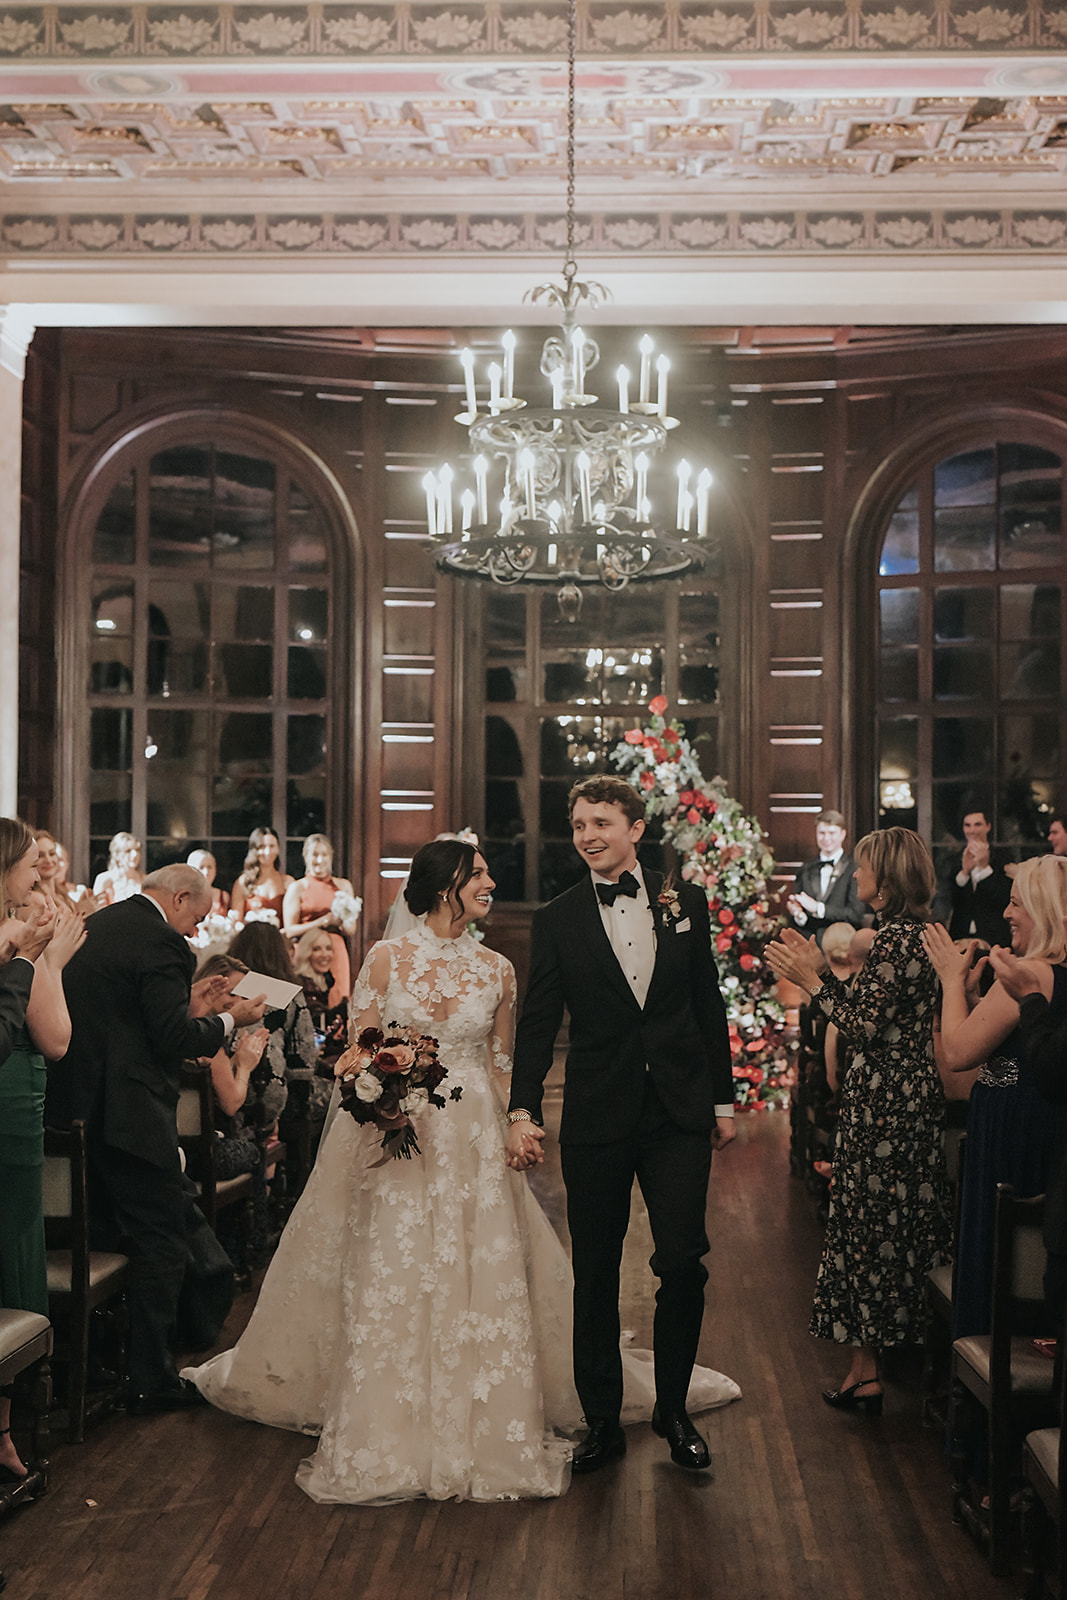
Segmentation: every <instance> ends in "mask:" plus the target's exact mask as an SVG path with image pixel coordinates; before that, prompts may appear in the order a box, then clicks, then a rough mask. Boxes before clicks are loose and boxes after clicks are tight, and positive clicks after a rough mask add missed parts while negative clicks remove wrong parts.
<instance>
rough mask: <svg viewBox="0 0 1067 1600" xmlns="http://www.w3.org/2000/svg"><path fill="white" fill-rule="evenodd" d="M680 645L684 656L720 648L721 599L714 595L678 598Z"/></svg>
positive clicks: (689, 595)
mask: <svg viewBox="0 0 1067 1600" xmlns="http://www.w3.org/2000/svg"><path fill="white" fill-rule="evenodd" d="M678 644H679V647H680V648H681V650H682V653H683V655H684V654H685V653H686V652H687V651H688V650H692V649H696V650H698V651H701V652H706V651H709V650H717V649H718V647H719V597H718V595H717V594H713V593H702V594H680V595H679V596H678Z"/></svg>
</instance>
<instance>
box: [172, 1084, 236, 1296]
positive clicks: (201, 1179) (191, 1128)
mask: <svg viewBox="0 0 1067 1600" xmlns="http://www.w3.org/2000/svg"><path fill="white" fill-rule="evenodd" d="M182 1077H183V1082H182V1087H181V1091H180V1094H179V1097H178V1142H179V1144H180V1145H181V1146H182V1148H183V1150H185V1152H186V1155H187V1157H188V1156H190V1155H194V1153H195V1155H194V1170H195V1172H196V1177H195V1178H194V1179H192V1181H193V1182H195V1184H196V1188H197V1204H198V1205H199V1207H200V1209H201V1211H202V1212H203V1213H204V1216H205V1218H206V1220H207V1222H208V1223H209V1224H210V1226H211V1227H212V1228H217V1226H218V1219H219V1213H220V1212H221V1211H225V1210H226V1209H228V1208H229V1207H231V1206H238V1207H240V1210H239V1211H238V1213H237V1221H238V1227H239V1233H240V1239H241V1254H242V1260H241V1270H242V1273H243V1274H244V1275H246V1276H247V1273H248V1240H249V1234H250V1231H251V1215H252V1174H251V1173H250V1172H241V1173H239V1174H238V1175H237V1177H235V1178H222V1179H220V1178H219V1177H218V1175H217V1164H216V1156H217V1145H218V1139H217V1136H216V1133H215V1093H214V1090H213V1089H212V1087H211V1073H210V1070H209V1069H208V1068H207V1067H200V1066H194V1065H193V1064H192V1063H187V1064H186V1066H185V1068H184V1070H183V1074H182Z"/></svg>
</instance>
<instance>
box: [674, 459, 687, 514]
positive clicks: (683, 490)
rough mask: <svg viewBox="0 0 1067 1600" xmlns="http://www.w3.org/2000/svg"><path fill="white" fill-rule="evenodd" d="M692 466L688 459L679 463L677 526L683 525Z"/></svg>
mask: <svg viewBox="0 0 1067 1600" xmlns="http://www.w3.org/2000/svg"><path fill="white" fill-rule="evenodd" d="M690 471H691V468H690V466H689V463H688V461H679V463H678V514H677V516H676V517H675V519H674V523H675V527H677V528H680V527H681V526H682V513H683V511H684V509H685V501H686V496H687V495H688V493H689V474H690Z"/></svg>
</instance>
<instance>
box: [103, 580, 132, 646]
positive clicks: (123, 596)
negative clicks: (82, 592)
mask: <svg viewBox="0 0 1067 1600" xmlns="http://www.w3.org/2000/svg"><path fill="white" fill-rule="evenodd" d="M133 607H134V594H133V582H132V580H131V581H130V582H128V583H127V582H124V581H123V580H122V579H118V580H116V579H114V578H98V579H97V581H96V582H95V583H94V584H93V633H94V634H102V635H105V636H106V637H108V638H115V637H119V638H129V637H130V635H131V634H132V633H133Z"/></svg>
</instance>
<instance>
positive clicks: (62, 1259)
mask: <svg viewBox="0 0 1067 1600" xmlns="http://www.w3.org/2000/svg"><path fill="white" fill-rule="evenodd" d="M128 1264H129V1263H128V1260H127V1257H126V1256H122V1255H119V1254H118V1253H117V1252H115V1251H111V1250H94V1251H93V1252H92V1254H91V1255H90V1257H89V1287H90V1288H91V1289H96V1288H98V1287H99V1285H100V1284H102V1283H106V1282H107V1281H108V1279H109V1278H113V1277H115V1276H116V1275H117V1274H118V1273H120V1272H122V1271H123V1270H124V1268H125V1267H126V1266H127V1265H128ZM70 1273H71V1264H70V1251H69V1250H49V1252H48V1293H49V1294H69V1293H70Z"/></svg>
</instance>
